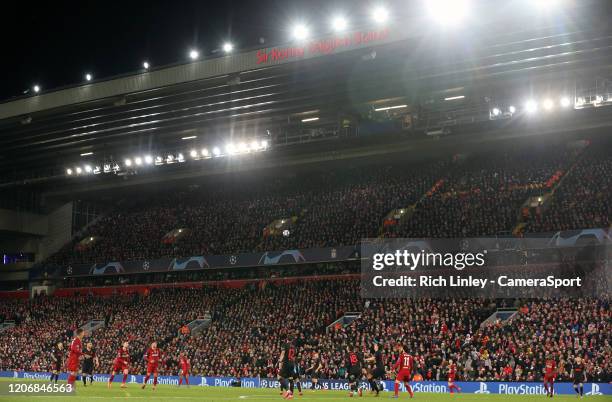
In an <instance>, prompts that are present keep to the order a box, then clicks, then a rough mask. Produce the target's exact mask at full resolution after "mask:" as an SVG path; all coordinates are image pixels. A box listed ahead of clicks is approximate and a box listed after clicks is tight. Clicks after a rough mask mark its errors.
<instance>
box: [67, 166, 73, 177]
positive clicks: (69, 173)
mask: <svg viewBox="0 0 612 402" xmlns="http://www.w3.org/2000/svg"><path fill="white" fill-rule="evenodd" d="M66 174H67V175H68V176H72V169H70V168H68V169H66Z"/></svg>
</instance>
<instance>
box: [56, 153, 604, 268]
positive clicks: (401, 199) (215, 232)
mask: <svg viewBox="0 0 612 402" xmlns="http://www.w3.org/2000/svg"><path fill="white" fill-rule="evenodd" d="M584 143H585V144H587V143H586V142H584ZM587 145H588V144H587ZM606 145H607V144H603V145H602V144H592V145H590V146H586V147H585V146H568V144H565V143H558V144H549V145H547V147H546V148H544V149H543V148H537V147H536V148H524V147H519V146H517V147H515V148H508V149H504V150H499V151H495V152H492V153H487V154H474V155H455V156H454V157H453V158H449V159H446V160H438V161H429V162H421V163H410V162H397V161H396V162H393V163H392V164H384V163H383V164H381V162H377V163H375V164H372V165H365V166H363V165H361V166H355V167H342V168H339V169H328V170H324V171H323V170H319V171H315V172H308V173H304V172H302V173H296V174H295V175H291V176H290V177H282V178H279V177H276V176H270V177H268V176H262V177H253V176H249V175H244V176H238V177H233V178H232V177H226V178H224V179H223V180H222V181H218V182H210V183H207V184H206V185H202V187H197V188H193V187H192V188H189V189H187V190H184V189H182V190H174V189H164V190H159V191H157V192H155V191H154V192H153V193H145V194H140V195H137V196H136V197H133V196H130V197H129V198H130V200H129V201H126V202H124V203H122V204H121V205H120V206H119V207H118V208H117V210H116V212H114V213H110V214H109V215H106V216H104V217H102V218H101V219H100V220H99V221H98V222H96V223H95V224H93V225H92V226H90V227H89V228H88V229H87V230H86V231H85V232H84V233H83V234H82V236H81V237H80V238H77V239H75V240H74V241H73V242H71V243H69V244H67V245H65V247H64V248H63V249H61V250H60V251H59V252H58V253H56V254H55V255H54V256H52V257H51V258H50V259H49V260H48V261H47V264H58V265H61V266H66V265H68V264H75V263H94V262H95V263H102V262H108V261H109V260H114V261H125V260H141V259H154V258H159V257H181V256H182V257H184V256H193V255H202V254H234V253H239V252H252V251H264V250H279V249H289V248H310V247H331V246H340V245H354V244H357V243H358V242H359V241H360V240H361V239H363V238H367V237H378V236H379V235H381V234H383V235H385V236H388V237H456V236H492V235H498V234H509V233H511V232H512V231H513V229H514V228H515V227H516V226H517V224H518V223H519V221H521V213H522V207H523V205H524V203H525V202H526V201H527V199H528V198H529V197H535V196H542V195H544V194H546V193H550V192H552V191H553V190H555V192H554V194H553V196H552V201H551V203H550V206H549V207H547V208H546V209H545V210H544V209H542V211H541V213H540V214H537V215H536V216H535V217H533V218H532V219H531V221H530V222H527V225H526V229H527V231H531V232H542V231H554V230H560V229H584V228H592V227H606V226H607V225H609V224H610V221H609V216H610V212H611V205H612V202H611V197H610V193H611V192H610V191H609V190H610V175H609V174H608V172H609V171H610V167H611V166H612V160H611V159H610V155H609V153H606V151H607V150H608V149H609V147H607V146H606ZM396 209H402V210H403V209H406V210H407V211H410V213H409V214H406V215H405V216H406V218H405V219H402V218H398V219H395V218H394V217H392V218H389V216H388V214H389V213H390V212H392V211H394V210H396ZM275 221H276V222H278V221H282V222H284V223H283V224H279V225H277V227H276V228H275V227H270V225H271V224H273V222H275ZM387 223H390V224H389V225H387ZM272 226H274V225H272ZM178 229H181V232H174V235H171V236H168V234H169V233H172V232H173V231H178ZM90 238H92V239H93V241H91V242H90V243H88V242H87V241H86V242H84V243H80V242H81V240H82V239H90Z"/></svg>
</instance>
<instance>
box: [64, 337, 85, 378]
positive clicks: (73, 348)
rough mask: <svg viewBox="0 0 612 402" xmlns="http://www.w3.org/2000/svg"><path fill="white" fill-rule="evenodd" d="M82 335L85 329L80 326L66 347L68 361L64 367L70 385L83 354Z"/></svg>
mask: <svg viewBox="0 0 612 402" xmlns="http://www.w3.org/2000/svg"><path fill="white" fill-rule="evenodd" d="M83 336H85V331H83V329H81V328H79V329H77V330H76V336H75V337H74V339H73V340H72V342H71V343H70V348H69V349H68V363H67V364H66V368H67V369H68V384H71V385H74V381H75V380H76V376H77V373H78V372H79V365H80V360H81V355H82V354H83V343H82V342H81V340H82V339H83Z"/></svg>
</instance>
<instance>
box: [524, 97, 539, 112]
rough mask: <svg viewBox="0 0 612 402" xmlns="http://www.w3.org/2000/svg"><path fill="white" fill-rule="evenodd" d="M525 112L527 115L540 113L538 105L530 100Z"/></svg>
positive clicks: (526, 104)
mask: <svg viewBox="0 0 612 402" xmlns="http://www.w3.org/2000/svg"><path fill="white" fill-rule="evenodd" d="M525 111H527V113H535V112H537V111H538V104H537V103H536V102H535V101H534V100H528V101H527V102H526V103H525Z"/></svg>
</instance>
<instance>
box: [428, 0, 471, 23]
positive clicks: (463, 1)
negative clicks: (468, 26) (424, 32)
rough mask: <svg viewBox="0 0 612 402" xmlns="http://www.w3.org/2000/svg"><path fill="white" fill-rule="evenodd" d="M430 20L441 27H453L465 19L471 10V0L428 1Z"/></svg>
mask: <svg viewBox="0 0 612 402" xmlns="http://www.w3.org/2000/svg"><path fill="white" fill-rule="evenodd" d="M426 1H427V3H426V7H427V13H428V14H429V16H430V18H431V19H433V20H435V21H437V22H438V23H439V24H441V25H446V26H452V25H456V24H457V23H458V22H459V21H461V20H462V19H464V18H465V17H466V16H467V14H468V11H469V9H470V2H469V0H426Z"/></svg>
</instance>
